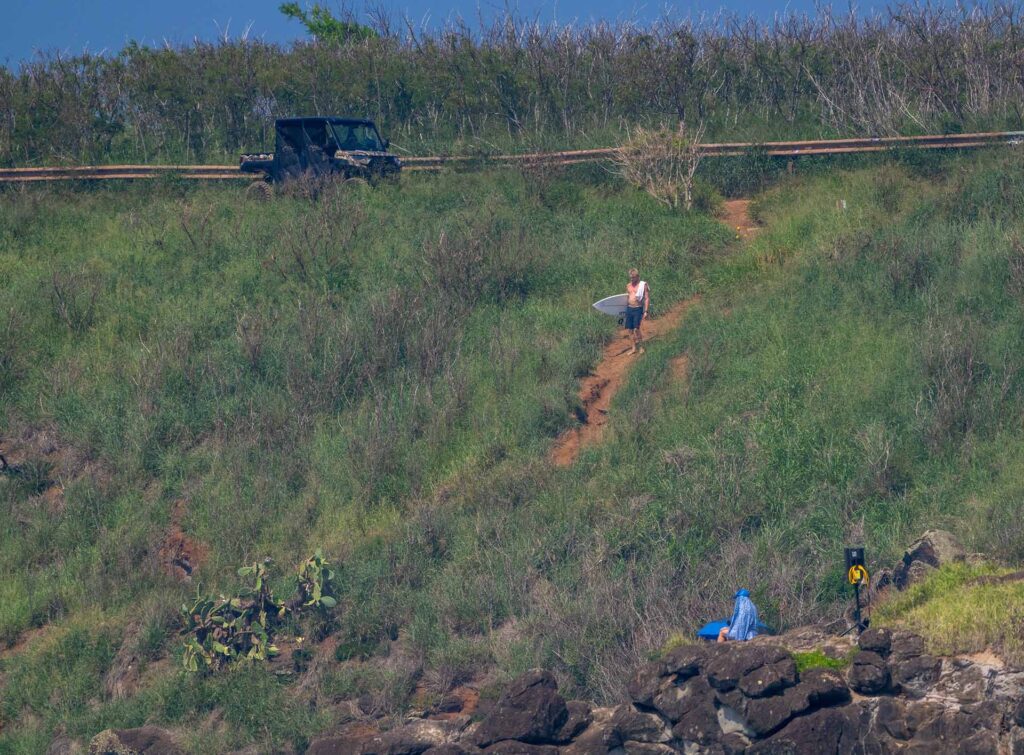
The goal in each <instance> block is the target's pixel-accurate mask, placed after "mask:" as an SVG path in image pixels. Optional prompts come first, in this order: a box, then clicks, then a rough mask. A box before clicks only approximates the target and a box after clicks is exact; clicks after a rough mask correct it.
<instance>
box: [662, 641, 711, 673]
mask: <svg viewBox="0 0 1024 755" xmlns="http://www.w3.org/2000/svg"><path fill="white" fill-rule="evenodd" d="M707 657H708V649H707V648H706V647H702V646H700V645H682V646H680V647H677V648H675V649H674V650H672V651H670V652H669V654H668V655H666V656H665V658H664V659H663V660H662V662H661V665H662V668H663V673H664V674H665V675H675V676H676V677H677V679H678V680H679V681H684V680H686V679H689V678H690V677H691V676H696V675H697V674H698V673H700V670H701V667H702V665H703V664H704V662H705V661H706V660H707Z"/></svg>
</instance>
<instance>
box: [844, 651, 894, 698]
mask: <svg viewBox="0 0 1024 755" xmlns="http://www.w3.org/2000/svg"><path fill="white" fill-rule="evenodd" d="M846 679H847V681H848V682H849V684H850V689H852V690H853V691H854V692H857V693H859V694H861V695H878V694H881V693H882V692H885V691H886V690H887V689H889V684H890V677H889V669H888V667H887V666H886V665H885V661H884V660H882V657H881V656H880V655H878V653H874V652H872V651H870V650H861V651H860V652H859V653H857V655H855V656H854V657H853V663H852V664H850V670H849V671H848V672H847V674H846Z"/></svg>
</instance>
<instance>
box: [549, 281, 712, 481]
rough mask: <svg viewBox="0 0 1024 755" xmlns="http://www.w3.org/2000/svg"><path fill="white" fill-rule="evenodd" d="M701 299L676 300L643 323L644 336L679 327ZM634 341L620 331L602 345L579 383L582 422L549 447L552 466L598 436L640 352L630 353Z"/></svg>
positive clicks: (562, 463) (570, 459)
mask: <svg viewBox="0 0 1024 755" xmlns="http://www.w3.org/2000/svg"><path fill="white" fill-rule="evenodd" d="M699 300H700V297H699V296H695V297H694V298H692V299H687V300H686V301H682V302H679V303H678V304H676V305H675V306H674V307H672V308H671V309H670V310H669V311H668V312H666V313H665V314H664V315H662V316H661V317H658V318H656V319H653V320H648V321H646V322H645V323H644V327H643V334H644V340H645V341H647V340H649V339H651V338H657V337H658V336H660V335H663V334H664V333H669V332H671V331H673V330H675V329H676V328H678V327H679V324H680V323H681V322H682V321H683V317H684V316H685V315H686V311H687V310H688V309H689V308H690V307H691V306H693V305H694V304H696V303H697V302H698V301H699ZM632 345H633V341H632V338H631V337H630V335H629V333H628V332H626V331H623V332H622V333H621V334H620V335H619V336H618V337H617V338H616V339H615V340H614V341H612V342H611V343H609V344H608V345H607V346H605V347H604V353H603V354H602V355H601V360H600V361H599V362H598V363H597V366H596V367H595V368H594V372H592V373H591V374H590V375H587V377H585V378H584V379H583V382H582V383H581V385H580V401H581V402H582V404H583V411H584V414H585V416H584V419H583V424H582V425H580V426H579V427H574V428H571V429H569V430H566V431H565V432H564V433H562V434H561V436H559V438H558V440H557V441H556V442H555V446H554V448H552V449H551V457H550V458H551V461H552V463H553V464H554V465H555V466H558V467H567V466H569V465H570V464H572V463H573V462H574V461H575V460H576V456H577V455H578V454H579V452H580V449H581V448H582V447H584V446H589V445H591V444H592V443H596V442H597V441H598V440H600V438H601V436H602V435H603V434H604V426H605V425H606V424H608V408H609V407H610V406H611V403H612V398H614V396H615V394H616V393H618V391H619V388H621V387H622V384H623V383H624V382H625V381H626V375H627V374H628V373H629V368H630V366H631V365H632V364H633V362H634V361H635V360H637V359H643V358H644V356H643V354H635V355H632V354H630V353H629V350H630V348H631V347H632Z"/></svg>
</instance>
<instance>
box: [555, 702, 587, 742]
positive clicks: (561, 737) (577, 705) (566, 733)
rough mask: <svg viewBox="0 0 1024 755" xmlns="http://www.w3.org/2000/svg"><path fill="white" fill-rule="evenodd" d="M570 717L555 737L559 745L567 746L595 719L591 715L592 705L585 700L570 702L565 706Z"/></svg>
mask: <svg viewBox="0 0 1024 755" xmlns="http://www.w3.org/2000/svg"><path fill="white" fill-rule="evenodd" d="M565 707H566V709H567V710H568V711H569V715H568V716H567V717H566V719H565V723H564V724H562V727H561V728H560V729H559V730H558V732H557V733H556V734H555V736H554V740H555V741H556V742H558V743H559V744H567V743H569V742H571V741H572V740H574V739H575V738H576V737H577V736H579V735H580V734H581V733H582V732H583V731H584V730H585V729H586V728H587V727H588V726H590V722H591V720H592V719H593V717H592V716H591V714H590V711H591V706H590V703H588V702H586V701H584V700H570V701H569V702H567V703H566V704H565Z"/></svg>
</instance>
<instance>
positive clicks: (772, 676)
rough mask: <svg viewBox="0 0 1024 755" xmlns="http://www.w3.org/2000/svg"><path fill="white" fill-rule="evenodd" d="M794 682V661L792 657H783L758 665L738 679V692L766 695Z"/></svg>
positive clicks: (749, 694) (750, 695) (772, 693)
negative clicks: (779, 659) (773, 661)
mask: <svg viewBox="0 0 1024 755" xmlns="http://www.w3.org/2000/svg"><path fill="white" fill-rule="evenodd" d="M794 684H796V663H794V662H793V659H792V658H788V657H787V658H784V659H782V660H781V661H776V662H775V663H771V664H768V665H765V666H760V667H759V668H756V669H754V670H753V671H751V672H750V673H748V674H744V675H743V676H742V677H741V678H740V681H739V688H740V692H742V693H743V694H744V695H746V696H747V697H767V696H768V695H774V694H775V693H777V692H781V691H782V690H784V689H786V688H787V687H792V686H793V685H794Z"/></svg>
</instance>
